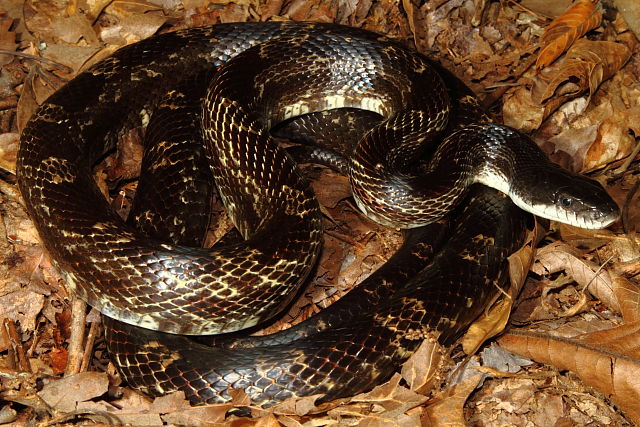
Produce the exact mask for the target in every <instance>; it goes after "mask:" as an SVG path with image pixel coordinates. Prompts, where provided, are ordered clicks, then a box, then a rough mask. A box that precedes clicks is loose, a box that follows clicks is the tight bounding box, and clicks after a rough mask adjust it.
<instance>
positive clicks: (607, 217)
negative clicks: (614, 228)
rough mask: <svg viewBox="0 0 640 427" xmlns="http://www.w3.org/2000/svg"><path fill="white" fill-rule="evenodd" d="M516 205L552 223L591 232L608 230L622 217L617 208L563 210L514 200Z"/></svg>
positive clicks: (553, 206)
mask: <svg viewBox="0 0 640 427" xmlns="http://www.w3.org/2000/svg"><path fill="white" fill-rule="evenodd" d="M512 200H513V201H514V203H515V204H516V205H518V206H519V207H520V208H522V209H523V210H526V211H528V212H530V213H532V214H534V215H536V216H539V217H541V218H546V219H549V220H551V221H558V222H561V223H563V224H568V225H572V226H574V227H580V228H585V229H589V230H600V229H603V228H607V227H608V226H610V225H611V224H613V223H614V222H616V221H617V220H618V218H619V217H620V213H619V209H618V207H617V206H615V205H614V206H606V207H603V208H590V209H585V210H579V209H573V210H567V209H561V208H559V207H557V206H556V205H553V204H552V205H549V204H530V203H526V202H520V203H518V200H516V199H514V198H512Z"/></svg>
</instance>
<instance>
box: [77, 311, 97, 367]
mask: <svg viewBox="0 0 640 427" xmlns="http://www.w3.org/2000/svg"><path fill="white" fill-rule="evenodd" d="M90 324H91V327H90V328H89V335H87V344H86V345H85V346H84V354H83V355H82V364H81V365H80V372H86V371H87V370H88V367H89V361H90V360H91V356H93V344H94V343H95V342H96V336H97V335H98V330H99V329H100V322H91V323H90Z"/></svg>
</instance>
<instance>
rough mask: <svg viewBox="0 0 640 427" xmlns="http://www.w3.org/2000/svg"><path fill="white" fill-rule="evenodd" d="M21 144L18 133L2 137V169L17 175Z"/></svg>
mask: <svg viewBox="0 0 640 427" xmlns="http://www.w3.org/2000/svg"><path fill="white" fill-rule="evenodd" d="M19 142H20V135H19V134H17V133H3V134H1V135H0V169H4V170H5V171H7V172H11V173H13V174H15V171H16V156H17V152H18V143H19Z"/></svg>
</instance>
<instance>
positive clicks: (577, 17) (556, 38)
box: [536, 0, 602, 69]
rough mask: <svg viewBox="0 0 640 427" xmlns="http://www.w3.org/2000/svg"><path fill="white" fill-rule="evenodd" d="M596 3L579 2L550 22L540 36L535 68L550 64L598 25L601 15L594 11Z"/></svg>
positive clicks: (586, 0) (588, 1) (585, 0)
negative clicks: (539, 47)
mask: <svg viewBox="0 0 640 427" xmlns="http://www.w3.org/2000/svg"><path fill="white" fill-rule="evenodd" d="M596 3H597V0H596V1H591V0H579V1H578V2H576V3H575V4H574V5H573V6H571V7H570V8H569V9H568V10H567V11H566V12H565V13H563V14H562V15H561V16H559V17H558V18H556V19H554V20H553V21H551V23H550V24H549V25H548V26H547V28H546V29H545V32H544V35H543V36H542V40H541V43H542V45H543V46H544V47H543V48H542V49H541V50H540V52H539V53H538V58H537V60H536V68H538V69H540V68H544V67H546V66H547V65H549V64H551V63H552V62H553V61H555V60H556V59H557V58H558V57H559V56H560V55H562V53H563V52H564V51H565V50H567V49H568V48H569V47H570V46H571V45H572V44H573V42H575V41H576V40H577V39H578V38H580V37H582V36H583V35H584V34H586V33H587V31H589V30H591V29H593V28H596V27H597V26H599V25H600V22H601V21H602V14H601V13H600V12H598V11H596Z"/></svg>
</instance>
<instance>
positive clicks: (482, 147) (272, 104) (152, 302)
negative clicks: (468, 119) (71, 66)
mask: <svg viewBox="0 0 640 427" xmlns="http://www.w3.org/2000/svg"><path fill="white" fill-rule="evenodd" d="M203 76H204V77H203ZM176 87H180V88H182V89H179V90H176V89H175V88H176ZM190 90H194V91H195V92H196V95H195V96H196V98H198V97H200V98H201V99H202V103H201V106H197V107H195V110H193V111H195V114H192V115H186V116H185V118H183V120H184V121H185V122H187V123H186V124H185V125H184V126H183V127H182V128H181V129H182V130H181V131H180V132H183V131H184V132H185V133H187V134H188V136H187V137H186V138H185V139H186V140H187V141H188V142H189V143H192V144H195V145H200V146H203V147H204V149H202V150H200V151H198V150H197V149H196V154H193V152H190V153H191V154H186V155H184V154H182V153H183V151H181V149H177V150H176V151H175V155H172V154H171V153H172V151H171V150H172V149H173V148H175V143H174V142H172V141H173V140H172V139H171V138H164V137H161V138H160V142H159V143H158V144H157V146H156V148H155V150H156V151H155V154H153V150H154V149H153V148H152V149H151V151H152V155H151V156H150V159H151V160H149V161H148V162H149V164H150V166H149V168H150V169H154V168H157V169H158V170H163V171H164V170H171V171H172V172H171V173H165V172H161V173H160V175H159V176H160V178H159V179H158V180H157V181H166V182H167V185H173V183H176V182H177V183H178V184H176V185H177V186H178V187H176V188H181V191H182V190H184V191H185V194H186V195H185V196H181V197H180V199H181V200H180V201H177V202H171V203H174V204H169V208H166V207H165V212H171V211H172V210H173V209H174V207H175V206H176V204H178V205H181V206H188V205H189V202H190V199H191V198H195V197H196V196H195V195H196V194H197V195H198V196H197V197H199V200H200V202H197V203H196V205H203V204H206V203H204V202H202V200H203V197H202V194H204V195H205V196H204V199H206V198H207V197H208V195H209V194H210V191H211V190H210V186H207V185H206V184H203V183H202V182H203V181H204V179H205V177H206V176H207V175H209V173H210V174H211V175H212V176H213V177H214V178H215V186H216V188H217V190H218V192H219V194H220V195H221V198H222V200H223V202H224V205H225V208H226V210H227V213H228V215H229V217H230V218H231V220H232V222H233V223H234V225H235V227H236V229H237V230H238V231H239V233H240V234H241V236H242V239H240V240H238V239H236V240H233V239H231V242H230V243H229V244H216V245H214V246H213V247H211V248H201V247H198V246H197V243H198V241H199V238H192V237H189V238H187V239H186V240H183V238H182V237H181V236H183V235H187V234H189V232H188V231H185V230H186V229H187V228H189V223H190V222H191V221H189V220H179V219H177V218H178V217H177V216H176V217H173V218H172V221H173V222H174V226H173V227H171V226H169V227H168V229H169V230H176V229H178V230H179V231H178V232H176V234H175V235H174V236H173V237H171V236H170V237H169V240H168V241H167V240H163V239H162V238H161V237H162V235H164V234H171V233H173V231H166V232H163V231H160V232H159V231H157V230H163V228H162V227H163V226H162V225H160V226H158V225H157V224H156V222H157V221H156V220H157V219H158V218H154V215H153V214H151V213H149V211H145V210H144V208H136V209H135V211H136V212H137V214H136V215H134V216H135V217H136V218H135V221H133V222H136V221H137V222H138V223H140V222H141V223H145V222H146V223H147V226H145V225H144V224H143V225H134V224H132V221H124V220H123V219H122V218H121V217H120V216H119V215H118V214H117V213H116V212H115V210H114V209H113V207H111V205H110V204H109V202H108V201H107V199H106V198H105V196H104V195H103V194H102V192H101V191H100V189H99V188H98V186H97V184H96V182H95V180H94V178H93V175H92V170H93V167H94V166H95V165H96V164H97V163H98V162H99V161H100V160H101V159H103V158H104V157H105V156H106V155H107V154H108V153H110V152H112V151H113V150H114V148H115V146H116V143H117V141H118V139H119V138H120V137H121V136H122V135H123V134H124V133H125V132H126V131H128V130H129V129H132V128H134V127H136V126H140V125H147V124H149V120H150V116H151V114H152V111H153V110H154V109H156V108H158V107H162V106H163V104H164V106H165V107H167V109H168V110H171V109H172V108H173V103H174V102H176V103H179V102H180V101H179V100H180V99H182V98H186V96H185V93H186V92H189V91H190ZM167 97H168V98H167ZM453 98H455V96H454V95H453V94H451V93H450V91H449V90H448V88H447V85H446V84H445V81H444V80H443V78H442V76H441V75H440V74H439V73H438V72H437V70H436V68H435V67H434V66H433V65H432V64H431V62H430V61H428V60H427V59H426V58H425V57H423V56H422V55H420V54H418V53H417V52H415V51H414V50H412V49H410V48H407V47H405V46H403V45H402V44H401V43H399V42H397V41H394V40H391V39H388V38H385V37H383V36H380V35H378V34H375V33H372V32H369V31H365V30H361V29H356V28H351V27H345V26H340V25H334V24H312V23H295V22H262V23H231V24H219V25H215V26H211V27H201V28H191V29H186V30H180V31H176V32H171V33H165V34H161V35H157V36H153V37H151V38H148V39H145V40H143V41H140V42H138V43H135V44H132V45H129V46H125V47H123V48H121V49H120V50H118V51H117V52H116V53H114V54H113V55H112V56H110V57H108V58H106V59H104V60H102V61H100V62H98V63H97V64H96V65H94V66H92V67H91V68H89V69H88V70H86V71H84V72H82V73H81V74H79V75H78V76H76V77H75V78H74V79H72V80H71V81H69V82H68V83H67V84H66V85H65V86H63V87H62V88H61V89H59V90H58V91H57V92H55V93H54V94H53V95H51V96H50V97H49V98H48V99H47V100H46V101H45V102H44V103H43V104H42V105H41V106H40V108H39V109H38V110H37V111H36V112H35V113H34V115H33V116H32V118H31V119H30V120H29V122H28V124H27V125H26V127H25V129H24V131H23V133H22V136H21V143H20V148H19V152H18V162H17V177H18V184H19V188H20V191H21V193H22V195H23V198H24V201H25V206H26V208H27V211H28V213H29V215H30V217H31V218H32V219H33V221H34V224H35V226H36V228H37V230H38V233H39V235H40V237H41V239H42V241H43V243H44V245H45V247H46V248H47V250H48V251H49V253H50V254H51V256H52V259H53V261H54V263H55V265H56V266H57V267H58V268H59V270H60V271H61V273H62V275H63V277H64V279H65V281H66V282H67V283H68V285H69V286H70V287H71V288H72V290H73V291H74V292H75V293H76V294H77V295H78V296H80V297H81V298H82V299H84V300H85V301H87V302H88V303H89V304H90V305H92V306H93V307H95V308H97V309H99V310H100V311H101V312H102V313H103V314H104V315H105V316H106V317H105V324H106V337H107V341H108V349H109V351H110V353H111V354H112V356H113V358H114V360H115V361H116V364H117V365H118V368H119V370H120V372H121V373H122V375H123V377H124V378H125V379H126V381H127V382H128V383H129V384H130V385H132V386H134V387H136V388H139V389H140V390H142V391H144V392H146V393H148V394H151V395H161V394H165V393H168V392H171V391H174V390H183V391H185V393H186V395H187V397H188V398H189V400H190V401H191V402H192V403H194V404H201V403H212V402H220V401H224V400H227V399H229V394H228V389H229V388H230V387H234V388H244V389H245V391H246V392H247V393H248V394H249V396H250V397H251V399H252V402H253V403H254V404H258V405H263V406H269V405H272V404H274V403H276V402H278V401H282V400H283V399H286V398H288V397H291V396H304V395H310V394H322V395H324V397H323V399H331V398H335V397H341V396H346V395H352V394H355V393H357V392H359V391H362V390H366V389H368V388H370V387H372V386H373V385H375V384H377V383H379V382H380V381H382V380H383V379H385V378H388V376H389V375H390V374H389V373H390V372H393V370H394V369H395V368H396V367H397V366H398V365H399V364H400V363H402V362H403V361H404V360H406V359H407V358H408V357H409V356H410V354H411V353H412V352H413V351H415V349H416V348H417V345H418V343H419V342H420V341H421V340H422V339H424V338H432V339H434V340H438V341H439V342H441V343H443V344H446V345H451V344H452V342H453V341H454V340H455V339H456V338H457V337H459V336H460V334H461V333H462V332H463V331H464V330H465V328H466V326H468V324H469V323H470V322H472V321H473V320H474V319H475V318H476V317H477V316H478V315H479V314H480V313H481V312H482V311H483V310H484V307H485V305H486V304H487V303H488V302H489V301H490V300H491V299H492V298H493V297H492V295H495V292H496V289H498V287H499V284H500V283H504V281H505V274H506V273H505V272H506V268H505V259H506V256H507V255H508V254H509V253H510V252H513V250H515V246H514V245H517V244H518V243H520V242H521V241H522V239H521V235H522V230H523V229H524V228H525V226H524V224H525V223H526V222H527V220H526V218H527V217H526V215H524V214H522V211H521V210H520V209H519V208H524V209H525V210H527V211H529V212H531V213H533V214H535V215H539V216H543V217H546V218H550V219H554V220H559V221H563V222H568V223H572V224H575V225H578V226H582V227H587V228H602V227H606V226H607V225H609V224H610V223H612V222H613V221H615V220H616V218H617V216H618V208H617V206H616V205H615V203H614V202H613V201H612V200H611V198H610V197H609V196H608V195H607V193H606V191H605V190H604V189H603V188H602V186H601V185H600V184H598V183H596V182H595V181H592V180H590V179H588V178H586V177H583V176H580V175H577V174H572V173H570V172H568V171H565V170H563V169H561V168H560V167H558V166H555V165H554V164H552V163H550V162H549V161H548V160H547V159H546V157H545V156H544V154H543V153H542V152H541V151H540V150H539V149H538V148H537V147H536V146H535V143H533V141H531V140H530V139H529V138H528V137H526V136H524V135H522V134H520V133H519V132H517V131H515V130H513V129H510V128H508V127H506V126H501V125H496V124H494V123H488V122H478V123H470V124H467V123H465V124H464V126H452V125H451V123H453V122H455V120H454V119H452V118H451V117H450V114H452V113H455V112H456V108H457V107H456V106H455V105H456V103H455V102H452V100H453ZM167 99H172V100H173V101H167ZM345 108H355V109H363V110H367V111H369V112H373V113H375V114H378V115H380V116H381V117H382V118H383V119H382V120H381V121H379V122H377V123H376V124H375V125H374V126H373V127H372V128H371V129H370V130H369V131H367V132H366V133H365V134H364V135H363V136H362V138H361V139H360V141H359V142H358V143H357V144H356V145H355V147H354V148H353V150H352V151H351V152H350V153H347V160H345V161H344V162H346V164H347V167H346V169H347V170H348V174H349V179H350V182H351V185H352V189H353V195H354V200H355V201H356V204H357V206H358V207H359V208H360V209H361V210H362V211H363V212H364V213H365V214H367V216H368V217H370V218H371V219H373V220H375V221H377V222H379V223H381V224H383V225H389V226H393V227H399V228H405V229H408V230H409V231H407V233H408V235H407V239H406V241H405V244H404V246H403V247H402V248H401V249H400V250H399V251H398V253H397V254H396V255H395V256H394V257H393V258H392V259H391V260H390V261H389V262H388V263H387V264H385V265H384V266H383V267H382V268H381V269H380V270H379V272H376V273H374V275H372V276H371V278H370V279H368V280H367V281H366V282H365V283H362V284H361V285H360V286H358V287H357V288H356V290H355V291H353V292H352V293H350V294H348V295H347V297H346V298H345V302H344V303H340V301H339V302H338V303H336V304H334V305H332V306H331V307H330V309H329V310H327V312H326V314H322V313H321V314H320V315H319V316H316V317H314V318H312V319H310V320H309V321H308V322H306V323H304V324H303V326H300V327H297V328H293V329H292V331H289V332H285V333H283V334H281V335H277V336H275V337H270V338H264V339H258V338H256V339H254V340H253V341H251V339H248V340H247V345H246V346H243V345H242V344H240V345H239V347H238V348H233V346H237V345H238V344H237V343H236V344H234V345H229V346H225V345H222V346H220V347H219V348H213V349H211V348H206V349H204V348H202V347H200V345H199V344H197V343H193V341H191V340H189V339H188V338H186V337H184V336H182V335H179V334H186V335H205V334H220V333H228V332H234V331H238V330H242V329H246V328H250V327H253V326H255V325H259V324H262V323H264V322H267V321H269V320H270V319H272V318H273V317H274V316H276V315H277V314H278V313H280V312H281V311H282V310H283V309H284V308H285V307H286V306H287V305H288V304H289V303H290V302H291V300H292V298H293V296H294V295H295V294H296V293H297V292H298V291H299V290H300V288H301V286H302V285H303V283H304V282H305V280H306V278H307V277H308V276H309V274H310V272H311V270H312V268H313V266H314V263H315V261H316V259H317V257H318V254H319V252H320V250H321V246H322V245H321V242H322V223H321V211H320V207H319V205H318V202H317V201H316V199H315V197H314V193H313V190H312V188H311V186H310V184H309V182H308V180H307V179H306V178H305V176H304V175H303V174H302V172H301V171H300V169H299V168H298V166H297V164H296V162H295V161H294V160H293V157H292V155H290V154H289V153H288V152H287V150H286V149H284V148H283V147H281V146H280V145H279V144H278V143H277V142H276V141H275V139H274V138H272V137H271V135H270V134H269V130H270V129H271V128H272V127H274V126H277V125H278V124H279V123H282V122H285V121H287V120H291V119H295V118H296V117H298V116H302V117H304V116H305V115H310V114H314V113H317V112H323V111H328V110H335V109H345ZM154 114H155V113H154ZM194 116H198V121H199V124H195V123H193V120H192V118H193V117H194ZM156 123H158V120H156ZM159 123H160V125H156V126H155V128H156V129H164V127H165V126H164V124H165V121H164V120H163V119H160V120H159ZM194 126H198V130H195V131H194V130H193V129H194ZM184 129H187V130H184ZM448 129H450V130H452V132H450V134H449V135H445V137H444V139H443V141H442V142H441V143H440V144H438V146H437V148H435V149H434V148H432V147H433V144H434V143H433V141H434V140H436V139H438V138H439V137H440V136H441V134H443V133H447V132H448ZM180 132H178V133H180ZM427 151H431V152H432V156H431V158H432V159H433V160H431V161H430V162H424V161H422V160H421V159H422V156H423V155H424V153H425V152H427ZM179 156H184V157H183V158H180V159H177V158H176V157H179ZM205 160H206V162H207V163H208V164H207V166H205V168H204V169H205V171H206V172H204V173H201V174H200V175H197V173H196V174H195V175H193V170H196V169H199V167H197V166H198V165H200V164H201V163H202V162H203V161H205ZM186 164H188V165H190V166H189V167H186V166H185V165H186ZM161 166H162V167H161ZM164 167H166V168H168V169H163V168H164ZM172 167H173V169H172ZM200 170H201V169H200ZM187 172H189V174H187ZM156 176H158V175H156ZM193 176H196V177H195V178H194V177H193ZM170 180H172V183H170V182H169V181H170ZM141 181H142V179H141ZM152 181H153V180H152ZM146 185H147V184H144V186H146ZM140 186H143V184H142V182H141V183H140ZM478 186H481V187H487V186H488V187H493V188H495V189H497V190H499V192H500V193H499V194H498V193H496V192H495V191H494V190H490V189H487V188H481V189H478ZM151 187H153V185H151ZM203 188H204V189H203ZM161 193H164V194H163V195H161ZM150 194H155V195H156V197H154V196H146V198H147V199H154V198H156V199H157V198H158V197H162V198H164V200H166V199H167V198H171V195H167V189H166V187H165V188H164V189H163V186H156V187H155V189H152V190H151V192H150ZM505 195H506V196H505ZM507 196H508V197H507ZM142 197H145V196H142ZM173 197H175V195H174V196H173ZM462 200H467V201H468V203H461V201H462ZM151 203H154V202H153V201H152V202H151ZM198 203H199V204H198ZM514 203H515V205H517V206H518V208H517V207H516V206H515V205H514ZM134 204H135V203H134ZM191 209H192V208H191ZM187 212H190V209H189V208H187ZM451 212H454V213H451ZM445 215H452V219H451V220H450V221H449V222H444V223H443V222H442V221H441V220H440V218H441V217H443V216H445ZM164 216H170V214H169V213H165V214H164ZM194 222H198V221H194ZM145 227H147V228H146V230H147V231H146V232H144V231H141V230H144V229H145ZM156 227H160V228H156ZM196 228H197V227H196ZM152 230H155V231H152ZM427 235H429V236H433V235H437V236H440V237H437V238H436V239H435V240H436V241H438V242H440V241H442V242H441V244H434V243H428V242H427V238H426V236H427ZM468 263H470V264H469V265H467V266H465V265H466V264H468ZM471 277H473V278H474V280H471ZM398 282H401V283H399V284H398ZM478 283H480V284H481V285H482V286H481V287H480V289H474V288H477V287H478V286H477V284H478ZM394 284H395V285H394ZM391 285H394V286H391ZM334 306H335V308H334ZM249 342H253V344H250V343H249Z"/></svg>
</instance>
